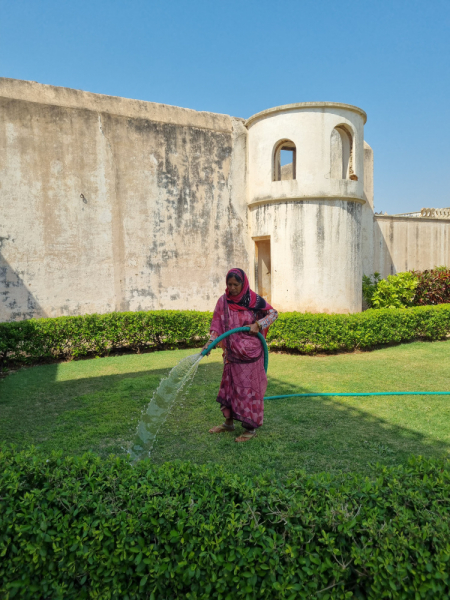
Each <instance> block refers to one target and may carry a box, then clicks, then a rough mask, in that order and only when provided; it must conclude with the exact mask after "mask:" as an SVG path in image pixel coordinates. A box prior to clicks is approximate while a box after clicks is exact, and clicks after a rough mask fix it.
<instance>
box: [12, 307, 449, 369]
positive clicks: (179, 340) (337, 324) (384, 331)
mask: <svg viewBox="0 0 450 600" xmlns="http://www.w3.org/2000/svg"><path fill="white" fill-rule="evenodd" d="M211 318H212V314H211V313H207V312H195V311H175V310H172V311H171V310H167V311H165V310H161V311H149V312H137V313H111V314H107V315H95V314H94V315H84V316H82V317H57V318H55V319H30V320H29V321H20V322H13V323H0V353H3V356H4V357H6V361H7V362H8V363H9V364H13V363H16V364H21V363H22V364H31V363H35V362H37V361H43V360H51V359H64V358H76V357H80V356H89V355H96V356H103V355H107V354H108V353H109V352H111V351H116V350H123V349H130V350H133V351H135V352H140V351H142V350H144V349H152V348H154V349H159V350H164V349H167V348H174V347H177V346H182V347H199V346H201V345H203V344H204V343H205V342H206V341H207V340H208V337H209V327H210V323H211ZM449 334H450V305H445V304H443V305H440V306H423V307H414V308H408V309H383V310H367V311H365V312H363V313H355V314H352V315H326V314H323V313H320V314H311V313H295V312H294V313H282V314H280V316H279V317H278V320H277V321H275V323H274V324H273V325H272V326H271V328H270V330H269V333H268V335H267V343H268V346H269V347H270V348H272V349H280V350H294V351H296V352H301V353H304V354H310V353H313V352H336V351H349V350H355V349H357V348H364V349H368V348H373V347H376V346H380V345H384V344H392V343H399V342H410V341H412V340H415V339H423V340H443V339H446V337H447V336H448V335H449Z"/></svg>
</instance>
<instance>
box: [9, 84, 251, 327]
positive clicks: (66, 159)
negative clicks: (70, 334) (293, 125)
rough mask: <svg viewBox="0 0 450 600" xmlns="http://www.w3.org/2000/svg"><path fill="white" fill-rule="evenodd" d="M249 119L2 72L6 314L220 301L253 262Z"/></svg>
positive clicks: (11, 316) (202, 306)
mask: <svg viewBox="0 0 450 600" xmlns="http://www.w3.org/2000/svg"><path fill="white" fill-rule="evenodd" d="M245 145H246V129H245V127H244V125H243V122H242V121H241V120H239V119H233V118H231V117H228V116H226V115H213V114H210V113H198V112H196V111H190V110H186V109H180V108H176V107H168V106H164V105H158V104H153V103H149V102H139V101H136V100H125V99H122V98H110V97H107V96H99V95H97V94H89V93H86V92H79V91H76V90H67V89H64V88H54V87H52V86H44V85H40V84H36V83H31V82H18V81H13V80H5V79H0V201H1V205H0V242H1V244H0V294H1V295H0V320H11V319H22V318H29V317H33V316H59V315H62V314H70V315H73V314H83V313H93V312H100V313H104V312H110V311H113V310H140V309H142V310H149V309H160V308H165V309H185V308H192V309H197V310H207V309H212V308H213V307H214V303H215V300H216V298H217V296H218V295H219V294H220V293H222V290H223V287H224V283H223V282H224V275H225V272H226V271H227V269H228V268H230V267H231V266H236V265H239V266H241V267H242V268H244V269H248V248H247V246H248V244H249V242H248V234H247V206H246V201H245V153H246V146H245Z"/></svg>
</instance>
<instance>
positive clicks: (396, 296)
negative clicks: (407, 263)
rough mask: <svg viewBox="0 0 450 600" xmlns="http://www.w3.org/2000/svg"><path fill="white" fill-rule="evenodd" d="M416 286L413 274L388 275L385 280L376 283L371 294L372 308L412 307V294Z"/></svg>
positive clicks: (415, 278)
mask: <svg viewBox="0 0 450 600" xmlns="http://www.w3.org/2000/svg"><path fill="white" fill-rule="evenodd" d="M417 285H418V279H417V276H416V275H414V274H413V273H410V272H406V273H397V275H388V278H387V280H386V279H382V280H381V281H379V282H378V283H377V286H376V290H375V291H374V292H373V294H372V298H371V305H372V307H373V308H406V307H407V306H412V304H413V299H414V294H415V291H416V288H417Z"/></svg>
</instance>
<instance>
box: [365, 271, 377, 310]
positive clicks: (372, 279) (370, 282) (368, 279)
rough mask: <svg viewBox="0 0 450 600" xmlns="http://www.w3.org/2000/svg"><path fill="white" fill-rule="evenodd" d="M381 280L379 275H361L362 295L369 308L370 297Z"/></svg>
mask: <svg viewBox="0 0 450 600" xmlns="http://www.w3.org/2000/svg"><path fill="white" fill-rule="evenodd" d="M380 280H381V275H380V274H379V273H377V272H375V273H374V274H373V275H363V281H362V295H363V298H364V300H365V301H366V303H367V306H368V307H369V308H372V296H373V295H374V293H375V291H376V289H377V285H378V283H379V281H380Z"/></svg>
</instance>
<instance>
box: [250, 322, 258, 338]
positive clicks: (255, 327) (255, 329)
mask: <svg viewBox="0 0 450 600" xmlns="http://www.w3.org/2000/svg"><path fill="white" fill-rule="evenodd" d="M249 327H250V331H249V334H250V335H257V334H258V333H259V325H258V323H253V325H249Z"/></svg>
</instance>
